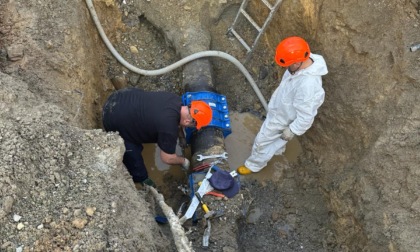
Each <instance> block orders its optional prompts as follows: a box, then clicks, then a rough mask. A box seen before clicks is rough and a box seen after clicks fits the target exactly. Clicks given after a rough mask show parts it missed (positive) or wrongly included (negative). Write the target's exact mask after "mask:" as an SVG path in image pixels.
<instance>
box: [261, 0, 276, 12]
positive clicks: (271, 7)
mask: <svg viewBox="0 0 420 252" xmlns="http://www.w3.org/2000/svg"><path fill="white" fill-rule="evenodd" d="M261 1H262V2H263V3H264V4H265V6H267V7H268V8H269V9H270V10H272V9H273V6H272V5H271V4H270V3H269V2H267V0H261Z"/></svg>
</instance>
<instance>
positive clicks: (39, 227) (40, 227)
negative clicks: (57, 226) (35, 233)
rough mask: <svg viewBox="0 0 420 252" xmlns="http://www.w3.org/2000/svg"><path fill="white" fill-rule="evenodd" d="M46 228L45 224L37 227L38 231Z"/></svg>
mask: <svg viewBox="0 0 420 252" xmlns="http://www.w3.org/2000/svg"><path fill="white" fill-rule="evenodd" d="M43 228H44V225H43V224H40V225H38V226H37V227H36V229H43Z"/></svg>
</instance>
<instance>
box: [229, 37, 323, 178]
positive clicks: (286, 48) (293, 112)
mask: <svg viewBox="0 0 420 252" xmlns="http://www.w3.org/2000/svg"><path fill="white" fill-rule="evenodd" d="M275 61H276V63H277V64H278V65H279V66H281V67H284V68H287V70H286V71H285V73H284V75H283V77H282V80H281V82H280V85H279V86H278V87H277V89H276V90H275V91H274V93H273V95H272V96H271V99H270V102H269V104H268V113H267V117H266V119H265V121H264V123H263V125H262V126H261V129H260V131H259V132H258V134H257V136H256V138H255V140H254V145H253V146H252V152H251V155H250V156H249V157H248V159H247V160H246V161H245V164H244V165H243V166H240V167H239V168H238V169H237V172H238V173H239V174H242V175H247V174H251V173H253V172H259V171H260V170H262V169H263V168H264V167H265V166H266V165H267V162H268V161H270V159H271V158H272V157H273V155H281V154H283V152H284V151H285V149H286V143H287V142H288V141H290V140H291V139H292V138H293V137H294V136H295V135H298V136H300V135H302V134H304V133H305V132H306V131H307V130H308V129H309V128H310V127H311V126H312V123H313V121H314V118H315V116H316V114H317V110H318V108H319V107H320V106H321V104H322V103H323V102H324V96H325V92H324V89H323V88H322V78H321V77H322V76H323V75H326V74H327V73H328V70H327V65H326V63H325V60H324V58H323V57H322V56H321V55H317V54H313V53H311V51H310V49H309V45H308V43H307V42H306V41H305V40H304V39H302V38H300V37H288V38H286V39H284V40H283V41H281V42H280V43H279V44H278V45H277V48H276V55H275Z"/></svg>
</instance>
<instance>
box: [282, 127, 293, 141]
mask: <svg viewBox="0 0 420 252" xmlns="http://www.w3.org/2000/svg"><path fill="white" fill-rule="evenodd" d="M294 136H295V134H294V133H293V132H292V131H291V130H290V128H289V127H287V128H285V129H284V130H283V133H282V134H281V135H280V138H281V139H283V140H284V141H290V140H291V139H292V138H293V137H294Z"/></svg>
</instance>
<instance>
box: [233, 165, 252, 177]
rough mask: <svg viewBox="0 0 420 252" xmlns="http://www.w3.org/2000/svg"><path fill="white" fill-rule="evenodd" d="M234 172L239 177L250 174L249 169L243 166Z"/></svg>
mask: <svg viewBox="0 0 420 252" xmlns="http://www.w3.org/2000/svg"><path fill="white" fill-rule="evenodd" d="M236 172H238V173H239V174H241V175H249V174H251V173H252V171H251V170H250V169H248V168H247V167H246V166H245V165H241V166H239V167H238V169H236Z"/></svg>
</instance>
